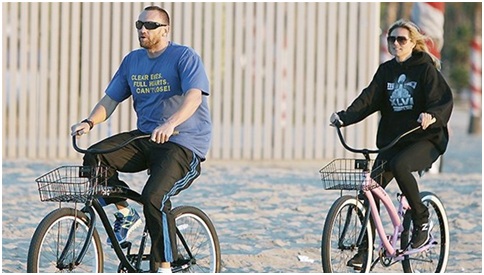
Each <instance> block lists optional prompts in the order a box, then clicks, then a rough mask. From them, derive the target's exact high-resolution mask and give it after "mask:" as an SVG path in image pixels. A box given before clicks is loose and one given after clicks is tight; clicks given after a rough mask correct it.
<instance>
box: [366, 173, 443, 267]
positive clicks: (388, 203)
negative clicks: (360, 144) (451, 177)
mask: <svg viewBox="0 0 484 275" xmlns="http://www.w3.org/2000/svg"><path fill="white" fill-rule="evenodd" d="M364 176H365V183H364V185H369V184H370V183H371V184H375V183H376V182H375V180H373V179H372V178H371V177H370V172H369V171H366V172H364ZM363 193H364V194H365V196H366V198H367V199H368V203H369V207H370V213H371V216H372V218H373V222H374V224H375V228H376V231H377V232H378V236H379V237H380V240H381V242H382V243H381V247H383V248H385V251H386V256H387V257H391V258H393V259H395V260H396V261H399V260H403V258H404V256H407V255H410V254H415V253H419V252H422V251H424V250H426V249H427V248H428V247H429V246H431V245H432V244H433V237H431V240H430V241H429V242H428V244H427V245H424V246H422V247H420V248H417V249H408V247H405V248H401V250H397V241H398V240H399V237H400V234H401V233H402V232H403V223H402V222H403V215H404V213H405V212H406V211H407V210H409V209H410V205H409V204H408V201H407V199H406V198H405V196H403V195H400V200H399V205H398V210H397V208H396V207H395V205H394V204H393V202H392V200H391V198H390V196H389V195H388V193H387V192H386V191H385V190H384V189H383V187H381V186H379V185H378V187H376V188H373V189H364V190H363ZM375 198H377V199H379V200H380V201H381V202H382V203H383V205H384V206H385V209H386V210H387V213H388V214H389V217H390V220H391V222H392V225H393V234H392V235H390V236H387V235H386V233H385V229H384V226H383V223H382V219H381V217H380V214H379V212H378V208H377V204H376V201H375Z"/></svg>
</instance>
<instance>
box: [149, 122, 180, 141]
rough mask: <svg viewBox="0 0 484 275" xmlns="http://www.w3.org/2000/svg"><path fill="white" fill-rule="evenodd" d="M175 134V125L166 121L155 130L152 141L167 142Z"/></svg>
mask: <svg viewBox="0 0 484 275" xmlns="http://www.w3.org/2000/svg"><path fill="white" fill-rule="evenodd" d="M174 134H175V127H174V126H173V125H172V124H171V123H164V124H162V125H160V126H158V127H156V128H155V130H153V133H151V138H150V139H151V141H153V142H156V143H165V142H167V141H168V140H169V139H170V137H171V136H172V135H174Z"/></svg>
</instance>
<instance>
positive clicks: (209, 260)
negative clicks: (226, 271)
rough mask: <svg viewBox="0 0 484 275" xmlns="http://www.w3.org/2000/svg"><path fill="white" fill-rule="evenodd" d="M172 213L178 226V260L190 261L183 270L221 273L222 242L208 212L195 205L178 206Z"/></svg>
mask: <svg viewBox="0 0 484 275" xmlns="http://www.w3.org/2000/svg"><path fill="white" fill-rule="evenodd" d="M172 213H173V216H174V217H175V221H176V226H177V240H176V242H177V247H178V258H179V259H177V261H180V260H181V261H182V262H185V263H187V262H188V263H189V264H188V267H185V268H183V270H182V271H181V272H196V273H219V272H220V267H221V262H220V261H221V260H220V258H221V255H220V254H221V253H220V244H219V240H218V236H217V233H216V231H215V226H214V225H213V223H212V221H211V220H210V218H209V217H208V216H207V214H205V213H204V212H203V211H202V210H200V209H198V208H196V207H193V206H178V207H176V208H174V209H173V210H172ZM174 268H176V266H174Z"/></svg>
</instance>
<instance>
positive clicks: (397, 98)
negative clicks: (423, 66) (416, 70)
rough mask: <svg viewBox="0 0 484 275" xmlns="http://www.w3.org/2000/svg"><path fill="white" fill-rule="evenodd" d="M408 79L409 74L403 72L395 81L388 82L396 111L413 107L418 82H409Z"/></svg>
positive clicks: (391, 100) (391, 101)
mask: <svg viewBox="0 0 484 275" xmlns="http://www.w3.org/2000/svg"><path fill="white" fill-rule="evenodd" d="M406 79H407V76H406V75H405V74H401V75H400V76H399V77H398V80H397V81H395V82H394V83H387V90H388V92H389V99H390V104H391V106H392V108H393V111H394V112H401V111H405V110H412V109H413V105H414V101H413V92H414V91H415V87H417V82H415V81H408V82H407V81H406Z"/></svg>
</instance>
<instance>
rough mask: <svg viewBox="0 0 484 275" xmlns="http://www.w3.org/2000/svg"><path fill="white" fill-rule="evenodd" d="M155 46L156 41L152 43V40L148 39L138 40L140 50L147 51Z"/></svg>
mask: <svg viewBox="0 0 484 275" xmlns="http://www.w3.org/2000/svg"><path fill="white" fill-rule="evenodd" d="M158 42H159V41H158ZM156 44H157V41H153V40H150V39H143V40H141V39H139V45H140V46H141V47H142V48H145V49H147V50H149V49H151V48H153V46H154V45H156Z"/></svg>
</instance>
